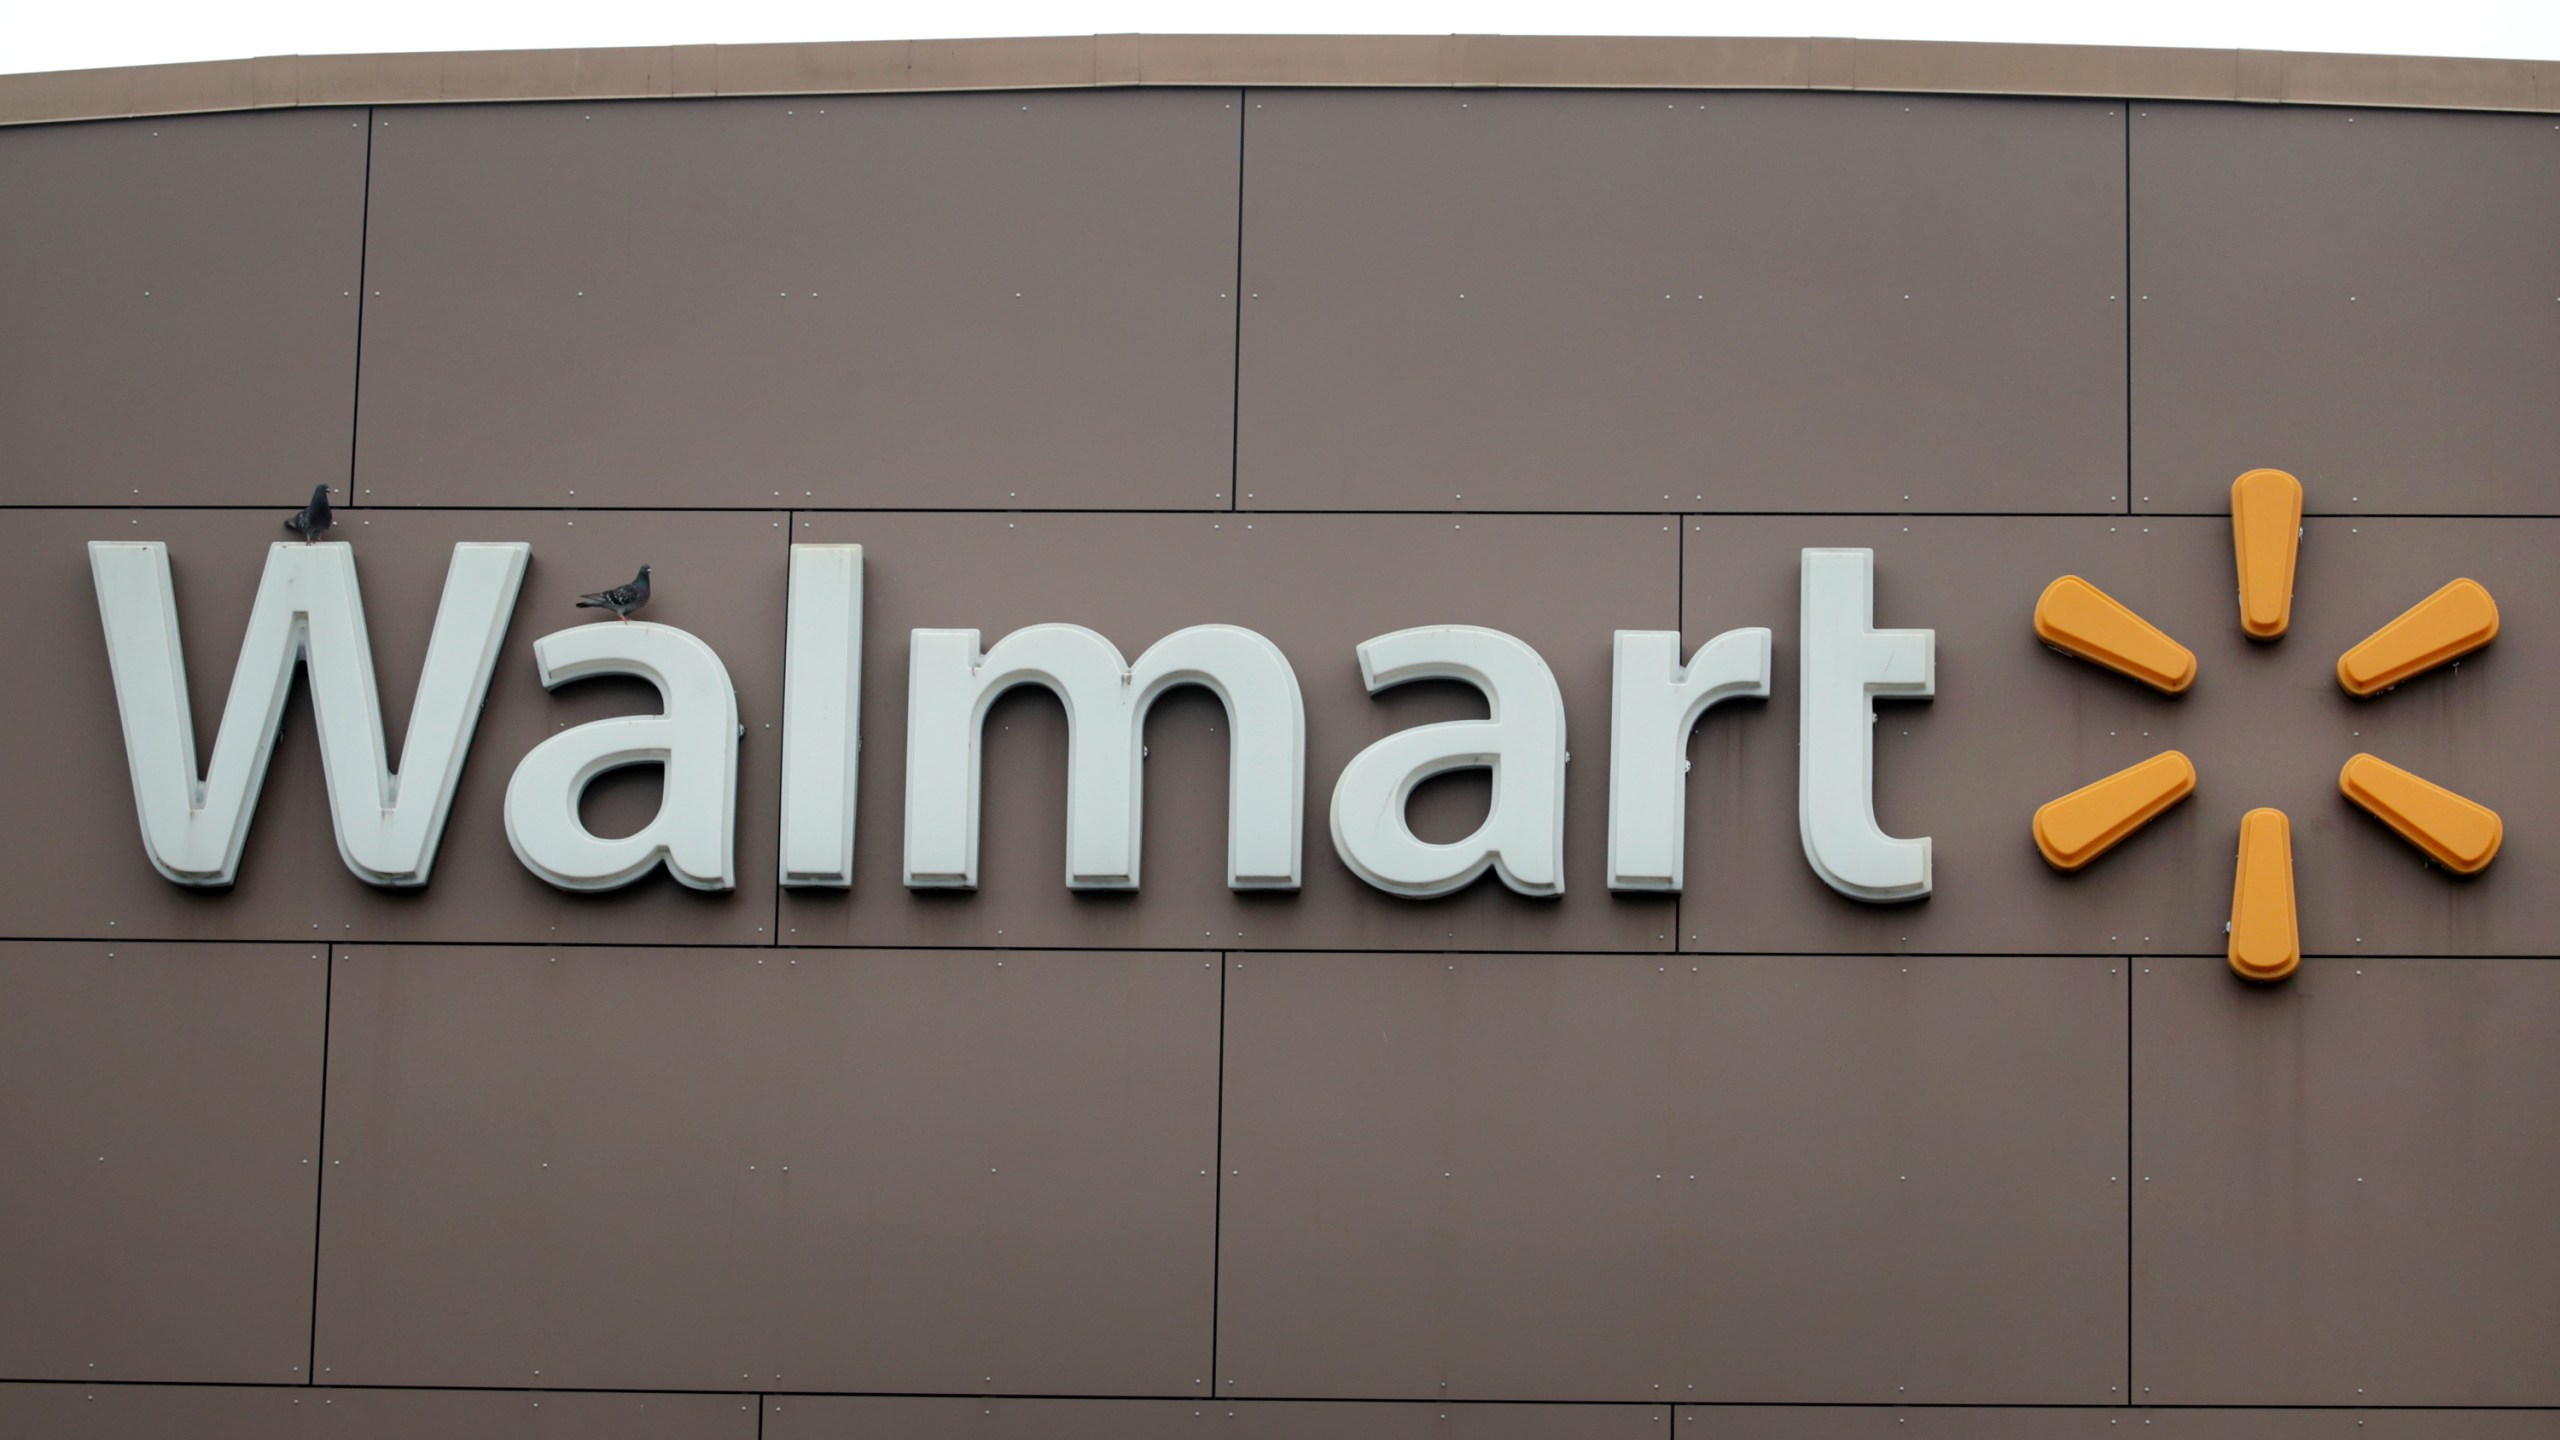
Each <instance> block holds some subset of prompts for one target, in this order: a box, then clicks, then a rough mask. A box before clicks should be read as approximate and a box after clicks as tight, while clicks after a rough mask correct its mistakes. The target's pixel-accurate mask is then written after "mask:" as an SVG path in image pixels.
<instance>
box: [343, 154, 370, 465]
mask: <svg viewBox="0 0 2560 1440" xmlns="http://www.w3.org/2000/svg"><path fill="white" fill-rule="evenodd" d="M373 131H374V123H373V107H372V106H369V105H368V106H366V107H365V112H364V191H363V199H362V200H361V201H360V202H359V203H358V206H357V212H356V351H355V371H354V374H353V375H352V377H350V379H349V382H348V385H347V496H346V503H348V504H349V505H353V504H355V503H357V496H358V495H359V493H361V492H359V491H358V490H357V489H356V443H357V432H358V430H359V428H360V427H361V426H362V425H363V424H364V304H365V296H366V294H367V293H368V292H367V291H366V288H365V281H366V263H367V261H369V260H370V259H371V258H372V251H373Z"/></svg>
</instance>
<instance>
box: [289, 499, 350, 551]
mask: <svg viewBox="0 0 2560 1440" xmlns="http://www.w3.org/2000/svg"><path fill="white" fill-rule="evenodd" d="M336 523H337V517H335V516H333V515H331V514H330V513H329V487H328V486H326V485H314V486H312V487H311V503H310V504H308V505H305V506H303V507H302V508H301V509H299V510H296V511H294V512H293V515H292V517H291V518H289V519H287V520H286V521H285V522H284V528H286V529H287V530H290V531H292V532H293V533H294V534H296V535H299V536H301V537H302V543H303V544H305V545H317V544H319V543H320V537H321V536H323V535H326V534H328V533H329V527H330V526H331V525H334V524H336Z"/></svg>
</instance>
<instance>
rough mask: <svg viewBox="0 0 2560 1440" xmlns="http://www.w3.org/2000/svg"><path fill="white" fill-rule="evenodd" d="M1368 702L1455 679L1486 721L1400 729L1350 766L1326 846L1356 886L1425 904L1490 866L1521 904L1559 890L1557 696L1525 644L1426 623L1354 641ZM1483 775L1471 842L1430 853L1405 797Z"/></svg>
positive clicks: (1560, 714) (1560, 739)
mask: <svg viewBox="0 0 2560 1440" xmlns="http://www.w3.org/2000/svg"><path fill="white" fill-rule="evenodd" d="M1360 679H1361V682H1362V683H1363V684H1365V685H1367V686H1368V688H1369V693H1370V694H1372V695H1375V694H1377V693H1378V692H1379V691H1381V690H1385V689H1388V688H1390V687H1392V686H1397V685H1403V684H1407V683H1409V682H1411V681H1415V680H1459V681H1464V682H1465V683H1467V684H1469V685H1473V686H1475V687H1476V688H1477V689H1479V690H1481V691H1483V692H1484V696H1485V701H1486V704H1487V706H1488V707H1489V708H1490V710H1491V712H1492V713H1491V715H1490V716H1489V718H1487V719H1483V720H1453V721H1448V722H1445V723H1442V724H1437V725H1417V726H1415V727H1413V728H1412V729H1410V730H1400V731H1398V732H1396V733H1395V734H1393V735H1389V736H1388V737H1386V738H1385V739H1383V740H1380V741H1378V742H1377V743H1375V744H1373V745H1371V746H1370V747H1369V748H1368V749H1366V750H1363V751H1361V752H1360V753H1359V754H1357V755H1355V756H1353V757H1351V763H1350V764H1348V765H1346V766H1344V767H1343V768H1342V778H1341V779H1340V780H1339V781H1338V782H1336V783H1335V785H1334V787H1333V848H1334V850H1335V852H1336V853H1338V854H1339V855H1341V857H1342V863H1343V864H1345V865H1348V866H1350V867H1351V869H1352V872H1353V873H1355V874H1357V875H1358V876H1359V877H1360V878H1361V879H1363V880H1366V881H1368V882H1369V883H1370V884H1372V885H1375V886H1377V887H1378V888H1379V889H1381V890H1384V891H1387V892H1388V893H1390V894H1394V895H1405V896H1412V897H1415V898H1423V897H1428V896H1433V895H1446V894H1449V893H1450V892H1452V891H1454V890H1459V889H1462V888H1464V887H1465V886H1466V885H1467V884H1469V883H1470V882H1472V881H1473V880H1474V879H1475V878H1476V877H1477V876H1479V875H1482V874H1483V873H1484V872H1485V871H1486V870H1487V869H1491V870H1492V871H1493V872H1494V873H1495V874H1497V875H1499V876H1500V877H1501V878H1502V883H1503V884H1505V885H1508V886H1510V887H1511V888H1512V889H1513V890H1516V891H1518V892H1520V893H1521V894H1523V895H1534V896H1539V897H1542V898H1552V897H1555V896H1559V895H1562V894H1563V893H1564V763H1565V750H1564V740H1565V734H1564V696H1563V695H1562V693H1561V692H1559V691H1558V690H1557V689H1556V679H1555V676H1554V674H1553V673H1551V672H1550V671H1549V670H1548V669H1547V662H1546V661H1545V660H1544V659H1542V658H1540V657H1539V655H1538V652H1537V651H1535V650H1533V649H1531V648H1529V646H1528V645H1527V644H1525V643H1523V642H1522V641H1520V640H1518V639H1516V638H1514V637H1512V636H1509V635H1505V634H1503V633H1502V632H1501V631H1499V630H1486V629H1482V628H1480V627H1478V626H1474V625H1431V626H1424V627H1421V628H1418V629H1412V630H1398V631H1396V632H1394V633H1392V634H1388V635H1381V636H1378V637H1377V638H1376V639H1373V640H1367V641H1363V642H1362V643H1361V645H1360ZM1479 769H1481V770H1491V771H1492V772H1493V807H1492V809H1491V811H1490V812H1489V813H1487V814H1486V816H1485V820H1484V824H1482V825H1481V826H1479V827H1477V829H1476V832H1475V833H1474V834H1473V835H1470V836H1468V837H1467V838H1466V839H1464V840H1461V841H1458V842H1457V843H1455V844H1451V845H1435V844H1431V843H1429V842H1428V841H1425V840H1423V839H1422V838H1420V837H1419V836H1417V835H1415V834H1414V833H1413V828H1412V826H1410V825H1409V824H1407V823H1406V820H1405V805H1406V802H1407V801H1409V800H1410V799H1411V798H1412V797H1413V791H1414V788H1415V787H1416V786H1418V785H1420V784H1422V782H1424V781H1425V780H1428V779H1430V778H1431V777H1433V776H1435V775H1442V774H1446V773H1448V772H1449V771H1452V770H1479Z"/></svg>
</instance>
